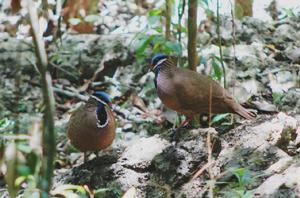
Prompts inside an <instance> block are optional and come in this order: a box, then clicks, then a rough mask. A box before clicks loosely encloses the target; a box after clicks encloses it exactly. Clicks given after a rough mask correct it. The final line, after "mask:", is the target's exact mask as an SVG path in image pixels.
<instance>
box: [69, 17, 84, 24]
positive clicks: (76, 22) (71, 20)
mask: <svg viewBox="0 0 300 198" xmlns="http://www.w3.org/2000/svg"><path fill="white" fill-rule="evenodd" d="M68 21H69V23H70V24H71V25H78V24H79V23H81V20H80V19H78V18H70V19H69V20H68Z"/></svg>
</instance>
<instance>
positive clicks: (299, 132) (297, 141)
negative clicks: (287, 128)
mask: <svg viewBox="0 0 300 198" xmlns="http://www.w3.org/2000/svg"><path fill="white" fill-rule="evenodd" d="M296 135H297V137H296V139H295V144H296V146H297V147H299V148H300V127H298V128H297V130H296Z"/></svg>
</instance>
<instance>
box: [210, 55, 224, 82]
mask: <svg viewBox="0 0 300 198" xmlns="http://www.w3.org/2000/svg"><path fill="white" fill-rule="evenodd" d="M212 67H213V69H214V73H213V77H215V78H216V79H217V80H218V81H220V80H221V78H222V75H223V73H222V70H221V67H220V64H218V63H217V62H216V61H215V59H213V62H212Z"/></svg>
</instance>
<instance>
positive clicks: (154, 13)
mask: <svg viewBox="0 0 300 198" xmlns="http://www.w3.org/2000/svg"><path fill="white" fill-rule="evenodd" d="M160 14H161V10H159V9H153V10H150V11H149V16H160Z"/></svg>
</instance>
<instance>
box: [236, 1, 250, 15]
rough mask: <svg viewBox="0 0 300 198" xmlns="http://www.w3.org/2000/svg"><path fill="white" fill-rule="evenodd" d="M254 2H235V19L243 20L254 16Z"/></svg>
mask: <svg viewBox="0 0 300 198" xmlns="http://www.w3.org/2000/svg"><path fill="white" fill-rule="evenodd" d="M252 6H253V0H235V5H234V9H235V17H236V18H237V19H242V18H243V17H244V16H252V15H253V10H252Z"/></svg>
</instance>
